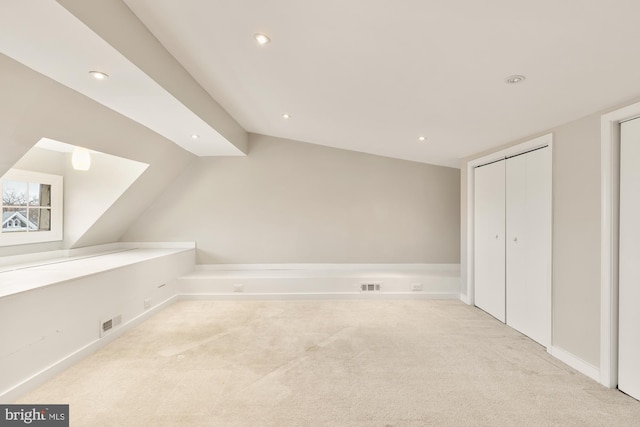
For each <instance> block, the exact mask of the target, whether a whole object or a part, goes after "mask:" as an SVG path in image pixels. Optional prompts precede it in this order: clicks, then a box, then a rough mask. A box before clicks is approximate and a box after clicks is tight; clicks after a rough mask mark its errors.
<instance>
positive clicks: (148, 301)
mask: <svg viewBox="0 0 640 427" xmlns="http://www.w3.org/2000/svg"><path fill="white" fill-rule="evenodd" d="M150 308H151V298H147V299H146V300H144V309H145V310H148V309H150Z"/></svg>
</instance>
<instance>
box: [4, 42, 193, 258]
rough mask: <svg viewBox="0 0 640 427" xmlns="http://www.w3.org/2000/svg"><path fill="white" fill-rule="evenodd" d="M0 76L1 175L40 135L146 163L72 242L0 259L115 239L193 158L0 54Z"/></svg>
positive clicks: (15, 249)
mask: <svg viewBox="0 0 640 427" xmlns="http://www.w3.org/2000/svg"><path fill="white" fill-rule="evenodd" d="M0 75H2V76H3V78H2V79H0V93H1V94H2V96H0V152H1V153H2V155H1V156H0V175H3V174H4V172H6V171H7V170H8V169H9V168H11V167H12V166H13V165H14V164H15V163H16V162H17V161H18V160H20V158H21V157H22V156H23V155H24V154H25V153H26V152H27V151H29V149H31V147H33V145H34V144H35V143H36V142H38V141H39V140H40V138H42V137H47V138H51V139H55V140H58V141H62V142H66V143H69V144H73V145H79V146H83V147H87V148H89V149H93V150H97V151H101V152H103V153H107V154H113V155H115V156H119V157H123V158H127V159H131V160H136V161H139V162H143V163H147V164H149V165H150V166H149V168H147V170H145V172H144V173H143V174H142V176H141V177H140V178H139V179H138V180H137V181H136V182H135V183H134V184H133V185H132V186H131V187H130V188H129V189H128V191H126V192H125V193H124V194H123V195H122V196H121V197H120V198H119V199H118V200H117V201H116V202H115V203H114V204H113V205H111V206H110V207H109V209H108V210H106V211H105V212H104V213H103V214H102V215H101V216H100V217H99V218H98V219H97V220H96V221H95V223H93V224H91V225H90V226H89V227H88V229H87V230H86V232H85V233H84V234H82V236H76V238H77V241H75V242H54V243H46V244H39V245H19V246H10V247H3V248H0V256H4V255H17V254H23V253H30V252H36V251H43V250H53V249H60V248H63V247H68V246H69V245H72V246H73V247H80V246H90V245H97V244H103V243H111V242H116V241H118V240H119V239H120V237H121V235H122V234H123V233H124V231H125V230H126V229H127V228H128V226H129V224H130V223H131V222H133V221H134V219H135V218H137V217H138V216H139V215H140V213H141V212H143V211H144V209H146V207H147V206H148V205H149V204H150V203H151V202H152V201H153V200H154V199H155V198H156V197H157V196H158V195H159V194H160V193H161V192H162V191H163V190H164V188H165V187H166V186H168V185H169V183H171V182H172V181H173V180H174V179H175V177H176V176H178V174H179V173H180V172H181V171H182V170H183V169H184V167H185V166H186V165H187V164H188V163H189V161H190V160H192V159H193V158H194V156H193V155H192V154H190V153H188V152H186V151H185V150H183V149H182V148H180V147H178V146H177V145H175V144H173V143H172V142H170V141H168V140H167V139H165V138H163V137H161V136H160V135H158V134H156V133H155V132H152V131H151V130H149V129H147V128H146V127H144V126H142V125H139V124H138V123H136V122H133V121H132V120H130V119H128V118H126V117H124V116H122V115H120V114H118V113H116V112H114V111H112V110H110V109H108V108H106V107H104V106H102V105H100V104H98V103H96V102H95V101H93V100H91V99H89V98H87V97H85V96H83V95H81V94H79V93H78V92H75V91H73V90H71V89H69V88H67V87H65V86H62V85H60V84H58V83H56V82H54V81H53V80H51V79H49V78H47V77H45V76H43V75H41V74H39V73H36V72H35V71H33V70H31V69H29V68H27V67H25V66H23V65H22V64H20V63H18V62H16V61H14V60H13V59H11V58H8V57H7V56H4V55H1V54H0ZM112 172H113V173H117V171H112Z"/></svg>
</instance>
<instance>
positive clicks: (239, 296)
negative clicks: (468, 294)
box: [178, 292, 459, 301]
mask: <svg viewBox="0 0 640 427" xmlns="http://www.w3.org/2000/svg"><path fill="white" fill-rule="evenodd" d="M178 297H179V299H180V300H185V301H193V300H196V301H200V300H216V301H247V300H249V301H265V300H276V301H288V300H457V299H458V298H459V295H458V294H457V293H454V292H380V293H373V292H372V293H364V292H324V293H321V292H315V293H304V292H299V293H293V292H292V293H266V292H265V293H246V292H242V293H217V294H213V293H212V294H205V293H198V294H179V295H178Z"/></svg>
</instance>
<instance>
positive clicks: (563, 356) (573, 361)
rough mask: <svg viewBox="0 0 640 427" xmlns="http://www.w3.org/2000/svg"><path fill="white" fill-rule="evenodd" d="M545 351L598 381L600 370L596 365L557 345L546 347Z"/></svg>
mask: <svg viewBox="0 0 640 427" xmlns="http://www.w3.org/2000/svg"><path fill="white" fill-rule="evenodd" d="M547 352H548V353H549V354H550V355H552V356H553V357H555V358H556V359H558V360H560V361H561V362H563V363H565V364H567V365H569V366H570V367H572V368H573V369H575V370H576V371H578V372H580V373H581V374H584V375H586V376H588V377H589V378H591V379H592V380H594V381H598V382H599V381H600V370H599V369H598V368H597V367H596V366H593V365H592V364H591V363H588V362H585V361H584V360H582V359H580V358H578V357H576V356H574V355H573V354H571V353H569V352H568V351H566V350H562V349H561V348H558V347H554V346H550V347H549V348H548V349H547Z"/></svg>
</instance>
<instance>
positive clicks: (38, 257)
mask: <svg viewBox="0 0 640 427" xmlns="http://www.w3.org/2000/svg"><path fill="white" fill-rule="evenodd" d="M195 247H196V244H195V242H115V243H106V244H104V245H95V246H86V247H83V248H73V249H58V250H53V251H46V252H35V253H28V254H21V255H8V256H4V257H0V272H1V271H6V270H10V269H12V268H13V267H15V266H20V267H21V268H22V267H25V266H26V265H29V266H30V267H36V266H38V265H43V264H46V263H49V262H52V261H56V262H57V261H72V260H73V259H78V258H84V257H88V256H95V255H107V254H109V253H115V252H122V251H126V250H130V249H195ZM3 267H9V268H3Z"/></svg>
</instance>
